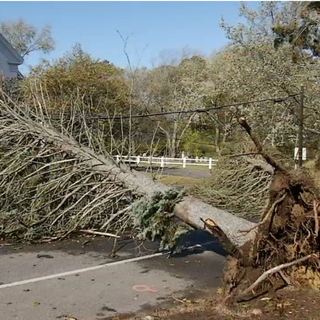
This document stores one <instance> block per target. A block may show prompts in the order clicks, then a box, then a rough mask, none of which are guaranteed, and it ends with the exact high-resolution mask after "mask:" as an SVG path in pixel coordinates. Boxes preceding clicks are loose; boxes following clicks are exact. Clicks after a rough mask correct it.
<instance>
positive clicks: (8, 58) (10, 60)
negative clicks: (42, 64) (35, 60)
mask: <svg viewBox="0 0 320 320" xmlns="http://www.w3.org/2000/svg"><path fill="white" fill-rule="evenodd" d="M22 63H23V58H22V57H21V55H20V54H19V53H18V52H17V51H16V50H15V49H14V48H13V46H12V45H11V44H10V43H9V42H8V41H7V40H6V38H5V37H4V36H3V35H2V34H1V33H0V74H2V75H4V76H5V78H20V77H21V76H22V75H21V73H20V72H19V66H20V65H21V64H22Z"/></svg>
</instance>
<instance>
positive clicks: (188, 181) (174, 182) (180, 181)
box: [160, 176, 201, 187]
mask: <svg viewBox="0 0 320 320" xmlns="http://www.w3.org/2000/svg"><path fill="white" fill-rule="evenodd" d="M160 181H161V182H162V183H164V184H166V185H170V186H174V187H185V186H190V185H193V184H196V183H199V182H200V181H201V180H199V179H195V178H190V177H177V176H161V177H160Z"/></svg>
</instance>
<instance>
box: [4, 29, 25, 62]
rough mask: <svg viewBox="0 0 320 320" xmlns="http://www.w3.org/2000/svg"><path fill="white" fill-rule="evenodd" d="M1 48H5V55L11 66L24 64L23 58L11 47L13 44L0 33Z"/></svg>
mask: <svg viewBox="0 0 320 320" xmlns="http://www.w3.org/2000/svg"><path fill="white" fill-rule="evenodd" d="M0 48H3V50H4V52H3V54H4V55H5V56H6V57H7V59H8V62H9V63H11V64H17V65H20V64H22V63H23V57H22V56H21V55H20V54H19V53H18V51H17V50H16V49H15V48H14V47H13V46H12V45H11V43H10V42H9V41H8V40H7V39H6V38H5V37H4V36H3V35H2V34H1V33H0Z"/></svg>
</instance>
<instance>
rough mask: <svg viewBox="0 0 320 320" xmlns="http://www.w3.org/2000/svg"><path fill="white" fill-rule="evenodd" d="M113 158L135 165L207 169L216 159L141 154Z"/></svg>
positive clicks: (214, 163)
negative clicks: (202, 167)
mask: <svg viewBox="0 0 320 320" xmlns="http://www.w3.org/2000/svg"><path fill="white" fill-rule="evenodd" d="M114 158H115V159H116V160H117V162H118V163H119V162H120V161H123V162H131V163H136V164H137V166H138V165H139V164H140V163H147V164H150V165H151V164H156V165H158V166H159V167H161V168H163V167H165V166H168V165H182V167H183V168H186V166H204V167H208V168H209V169H211V168H212V166H214V165H216V162H217V161H218V160H216V159H212V158H198V157H196V158H195V159H189V158H187V157H183V158H166V157H141V156H130V157H129V156H119V155H118V156H114Z"/></svg>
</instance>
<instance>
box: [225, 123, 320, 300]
mask: <svg viewBox="0 0 320 320" xmlns="http://www.w3.org/2000/svg"><path fill="white" fill-rule="evenodd" d="M239 123H240V124H241V125H242V126H243V127H244V128H245V130H246V131H247V133H248V134H249V135H250V137H251V138H252V140H253V142H254V143H255V145H256V147H257V149H258V151H259V153H260V154H261V155H262V156H263V158H264V159H265V160H266V162H267V163H268V164H270V165H271V166H273V167H274V175H273V179H272V182H271V185H270V190H269V205H268V206H267V208H266V210H265V212H264V214H263V215H262V217H261V221H260V223H259V224H258V225H256V226H254V227H252V228H250V229H248V230H242V231H244V232H249V231H252V230H253V229H257V232H256V236H255V238H254V239H252V240H249V241H248V242H247V243H245V244H244V245H243V246H241V247H240V248H239V250H238V251H237V255H233V251H231V252H230V254H231V257H229V259H228V262H227V267H226V273H225V276H224V280H225V288H226V290H225V293H226V301H228V302H230V301H233V302H237V301H242V300H247V299H250V298H253V297H257V296H259V295H261V294H263V293H266V292H268V291H269V290H274V289H277V288H280V287H283V286H286V285H289V284H294V285H303V286H317V287H319V288H320V286H319V284H320V281H319V274H320V263H319V248H320V242H319V236H318V235H319V217H318V210H319V200H318V199H319V197H318V194H319V192H318V190H317V188H316V187H315V185H314V183H313V181H312V179H311V178H310V177H309V176H308V175H307V173H305V172H303V171H298V172H288V171H286V170H285V169H284V168H282V167H281V166H280V165H278V164H277V163H276V162H275V160H274V159H272V158H271V157H270V156H269V155H267V154H266V152H265V151H264V150H263V149H262V146H261V144H260V142H259V140H258V138H257V137H256V136H255V135H254V133H253V132H252V130H251V128H250V126H249V125H248V124H247V123H246V121H245V119H243V118H242V119H240V120H239ZM238 253H240V257H239V256H238ZM301 268H303V269H304V270H310V272H309V278H308V281H305V280H304V279H303V277H302V275H301V272H300V270H301ZM285 269H286V271H287V272H286V274H285V273H284V270H285ZM312 277H314V279H310V278H312ZM313 280H314V281H313Z"/></svg>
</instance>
